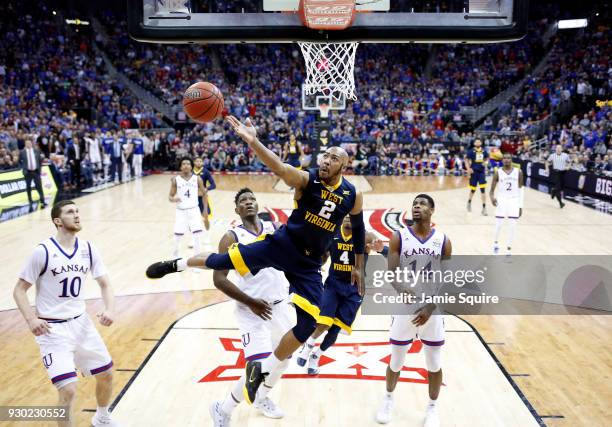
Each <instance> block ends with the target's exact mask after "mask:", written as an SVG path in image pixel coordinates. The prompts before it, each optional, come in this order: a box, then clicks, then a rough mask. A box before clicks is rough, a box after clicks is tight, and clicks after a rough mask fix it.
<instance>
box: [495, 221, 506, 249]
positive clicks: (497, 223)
mask: <svg viewBox="0 0 612 427" xmlns="http://www.w3.org/2000/svg"><path fill="white" fill-rule="evenodd" d="M503 222H504V219H503V218H495V243H497V242H499V232H500V231H501V226H502V224H503Z"/></svg>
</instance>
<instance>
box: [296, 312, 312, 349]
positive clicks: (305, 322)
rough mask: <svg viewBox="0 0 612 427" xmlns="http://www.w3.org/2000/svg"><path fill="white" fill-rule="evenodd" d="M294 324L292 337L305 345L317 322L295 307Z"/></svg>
mask: <svg viewBox="0 0 612 427" xmlns="http://www.w3.org/2000/svg"><path fill="white" fill-rule="evenodd" d="M295 314H296V320H297V321H296V322H295V326H294V327H293V329H292V331H293V335H294V336H295V338H296V339H297V340H298V341H299V342H301V343H302V344H303V343H305V342H306V341H307V340H308V338H310V336H311V335H312V333H313V332H314V331H315V329H316V328H317V322H316V320H315V319H314V317H312V316H311V315H310V314H308V313H306V312H305V311H304V310H302V309H301V308H299V307H295Z"/></svg>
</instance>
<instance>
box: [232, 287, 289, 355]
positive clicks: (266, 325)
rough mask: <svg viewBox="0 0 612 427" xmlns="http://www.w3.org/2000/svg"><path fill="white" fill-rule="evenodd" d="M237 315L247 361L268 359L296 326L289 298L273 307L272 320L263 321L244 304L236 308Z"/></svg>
mask: <svg viewBox="0 0 612 427" xmlns="http://www.w3.org/2000/svg"><path fill="white" fill-rule="evenodd" d="M235 313H236V321H237V322H238V329H240V337H241V340H242V348H243V349H244V357H245V358H246V360H258V359H264V358H266V357H268V356H269V355H270V353H272V352H273V351H274V349H275V348H276V346H277V345H278V343H279V342H280V340H281V338H282V337H283V335H285V334H286V333H287V331H289V330H290V329H291V328H293V326H294V325H295V311H294V310H293V308H292V306H291V304H289V299H288V298H286V299H284V300H282V301H281V302H279V303H277V304H273V305H272V319H270V320H263V319H262V318H261V317H259V316H257V315H255V314H254V313H253V312H252V311H251V310H249V308H248V307H246V306H244V305H242V304H238V305H237V306H236V311H235Z"/></svg>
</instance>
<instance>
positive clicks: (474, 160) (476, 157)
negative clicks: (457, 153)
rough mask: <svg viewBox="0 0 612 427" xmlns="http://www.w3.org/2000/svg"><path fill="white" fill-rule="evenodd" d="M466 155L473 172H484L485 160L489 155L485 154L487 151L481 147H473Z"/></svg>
mask: <svg viewBox="0 0 612 427" xmlns="http://www.w3.org/2000/svg"><path fill="white" fill-rule="evenodd" d="M467 157H468V159H470V161H471V166H472V170H473V171H474V172H484V170H485V161H486V160H487V158H488V157H489V156H488V155H487V152H486V151H485V150H483V149H482V147H480V148H474V149H473V150H470V151H468V155H467Z"/></svg>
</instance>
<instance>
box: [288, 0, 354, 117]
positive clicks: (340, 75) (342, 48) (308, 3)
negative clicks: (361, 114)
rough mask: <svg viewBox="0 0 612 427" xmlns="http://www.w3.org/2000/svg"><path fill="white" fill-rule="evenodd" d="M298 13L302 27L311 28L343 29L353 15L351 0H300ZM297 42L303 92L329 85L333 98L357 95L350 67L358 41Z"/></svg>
mask: <svg viewBox="0 0 612 427" xmlns="http://www.w3.org/2000/svg"><path fill="white" fill-rule="evenodd" d="M300 17H301V19H302V23H303V24H304V25H305V26H306V27H308V28H311V29H314V30H328V31H329V30H333V31H339V30H344V29H346V28H348V27H350V26H351V25H352V23H353V20H354V18H355V0H300ZM298 44H299V45H300V49H301V50H302V55H304V62H305V63H306V80H305V81H304V88H305V89H306V92H307V94H309V95H312V94H314V93H316V92H320V91H322V90H324V89H326V88H328V87H330V86H331V87H334V88H336V92H337V93H332V94H331V96H332V97H333V98H334V99H336V100H338V99H340V98H341V97H342V96H344V97H346V98H349V99H352V100H356V99H357V97H356V96H355V75H354V69H355V53H356V52H357V46H359V43H358V42H345V43H321V42H300V43H298ZM321 117H323V115H321Z"/></svg>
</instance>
